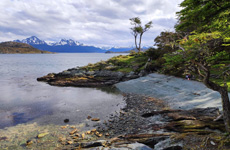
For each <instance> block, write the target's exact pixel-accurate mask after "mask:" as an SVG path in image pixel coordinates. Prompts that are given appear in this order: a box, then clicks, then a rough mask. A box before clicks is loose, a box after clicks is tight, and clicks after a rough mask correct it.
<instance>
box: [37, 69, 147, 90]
mask: <svg viewBox="0 0 230 150" xmlns="http://www.w3.org/2000/svg"><path fill="white" fill-rule="evenodd" d="M144 75H146V72H145V71H141V72H139V73H135V72H129V73H123V72H115V71H110V70H97V71H88V70H85V69H81V68H79V67H77V68H72V69H68V70H65V71H63V72H60V73H50V74H48V75H46V76H44V77H40V78H37V80H38V81H44V82H47V83H48V84H50V85H55V86H76V87H103V86H109V85H113V84H116V83H118V82H121V81H127V80H130V79H135V78H138V77H141V76H144Z"/></svg>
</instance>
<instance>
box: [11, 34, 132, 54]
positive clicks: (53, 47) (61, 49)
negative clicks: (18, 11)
mask: <svg viewBox="0 0 230 150" xmlns="http://www.w3.org/2000/svg"><path fill="white" fill-rule="evenodd" d="M14 42H19V43H26V44H29V45H31V46H33V47H35V48H37V49H40V50H47V51H50V52H58V53H105V52H106V51H111V52H124V51H129V50H132V49H133V47H96V46H90V45H84V44H82V43H79V42H78V41H74V40H72V39H69V40H67V39H61V40H60V41H59V42H53V43H46V42H45V41H43V40H40V39H39V38H38V37H36V36H31V37H29V38H26V39H23V40H14Z"/></svg>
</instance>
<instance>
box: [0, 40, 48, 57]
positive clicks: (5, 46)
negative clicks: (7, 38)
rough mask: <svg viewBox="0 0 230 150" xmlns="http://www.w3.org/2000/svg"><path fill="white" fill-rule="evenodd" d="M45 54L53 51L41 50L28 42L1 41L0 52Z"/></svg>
mask: <svg viewBox="0 0 230 150" xmlns="http://www.w3.org/2000/svg"><path fill="white" fill-rule="evenodd" d="M35 53H36V54H43V53H48V54H49V53H51V52H48V51H41V50H38V49H36V48H34V47H33V46H31V45H29V44H26V43H18V42H2V43H0V54H35Z"/></svg>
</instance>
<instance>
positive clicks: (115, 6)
mask: <svg viewBox="0 0 230 150" xmlns="http://www.w3.org/2000/svg"><path fill="white" fill-rule="evenodd" d="M180 2H182V0H171V1H169V0H145V1H143V0H90V1H86V0H78V1H76V0H29V1H28V0H1V3H0V19H1V22H0V41H8V40H15V39H23V38H27V37H29V36H32V35H35V36H37V37H39V38H40V39H42V40H45V41H46V40H47V41H58V40H59V39H60V38H72V39H74V40H77V41H80V42H81V43H85V44H91V45H111V46H113V45H117V46H129V45H133V37H132V35H131V34H130V29H129V28H130V27H131V25H130V22H129V18H132V17H137V16H138V17H140V18H141V20H142V22H143V23H146V22H148V21H151V20H152V21H153V23H154V25H153V28H152V29H151V30H149V31H148V32H146V33H145V34H144V37H143V44H146V45H153V40H154V38H155V37H156V36H157V35H158V34H159V33H160V31H162V30H168V29H173V26H174V24H175V22H176V19H175V18H176V16H175V12H176V11H179V10H180V9H179V7H178V5H179V3H180Z"/></svg>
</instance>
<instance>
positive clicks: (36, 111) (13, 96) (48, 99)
mask: <svg viewBox="0 0 230 150" xmlns="http://www.w3.org/2000/svg"><path fill="white" fill-rule="evenodd" d="M73 55H75V57H73ZM89 55H93V56H94V57H89ZM25 56H27V57H28V56H30V57H29V58H25ZM104 56H106V57H104ZM109 56H110V57H112V55H109ZM43 57H45V59H44V58H43ZM78 57H79V59H77V58H78ZM82 57H83V58H84V57H85V58H84V62H79V60H80V61H83V59H82ZM107 57H108V55H105V54H104V55H103V54H100V55H99V54H97V55H94V54H87V56H86V54H69V55H67V54H63V55H62V54H59V55H0V64H2V65H1V68H0V73H1V78H0V104H1V105H0V128H4V127H7V126H14V125H16V124H19V123H27V122H29V123H30V122H37V123H38V124H42V125H43V124H60V125H61V124H64V122H63V120H64V119H66V118H68V119H70V124H75V123H80V122H84V121H85V120H86V118H87V116H88V115H91V116H93V117H99V118H101V119H102V120H103V119H105V118H106V116H107V115H108V114H110V113H111V112H114V111H116V110H118V109H119V107H122V106H123V100H122V99H123V97H122V95H120V94H119V92H118V91H117V90H116V89H114V88H111V87H107V88H97V89H96V88H75V87H55V86H50V85H48V84H46V83H43V82H37V81H36V78H37V77H39V76H42V75H45V74H46V73H49V72H58V71H57V68H60V65H61V66H62V68H61V69H60V70H59V71H62V70H65V69H68V68H72V67H74V66H77V65H78V64H84V63H85V64H88V63H89V62H91V63H93V62H97V61H99V60H101V59H107ZM70 58H72V59H71V60H69V59H70ZM80 58H81V59H80ZM86 58H90V59H91V60H87V59H86ZM92 58H94V59H92ZM41 60H42V62H41ZM51 60H52V61H51ZM12 64H14V65H12ZM63 64H65V65H63ZM46 65H47V66H46ZM45 66H46V67H45Z"/></svg>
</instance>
